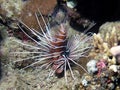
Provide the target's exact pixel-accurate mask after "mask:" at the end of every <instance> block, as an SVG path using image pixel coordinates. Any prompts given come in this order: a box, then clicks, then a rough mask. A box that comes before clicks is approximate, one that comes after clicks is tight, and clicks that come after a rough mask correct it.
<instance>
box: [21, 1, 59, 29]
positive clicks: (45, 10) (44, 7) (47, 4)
mask: <svg viewBox="0 0 120 90" xmlns="http://www.w3.org/2000/svg"><path fill="white" fill-rule="evenodd" d="M56 4H57V1H56V0H29V1H27V3H26V5H25V6H24V8H23V9H22V12H21V14H20V17H19V19H20V20H21V21H23V22H24V23H25V24H26V25H28V26H29V27H30V28H34V29H36V30H38V29H39V26H38V23H37V21H36V17H35V13H37V12H38V9H39V10H40V12H41V13H42V15H43V16H44V18H46V17H48V14H50V13H51V12H52V10H53V9H54V8H55V5H56ZM40 21H41V25H42V26H44V24H43V21H42V20H40Z"/></svg>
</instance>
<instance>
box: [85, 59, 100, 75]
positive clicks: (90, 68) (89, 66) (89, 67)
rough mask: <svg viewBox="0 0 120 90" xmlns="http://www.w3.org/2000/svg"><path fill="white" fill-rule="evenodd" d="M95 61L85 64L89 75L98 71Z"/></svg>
mask: <svg viewBox="0 0 120 90" xmlns="http://www.w3.org/2000/svg"><path fill="white" fill-rule="evenodd" d="M97 62H98V61H97V60H90V61H89V62H88V63H87V65H86V66H87V71H88V72H89V73H90V74H94V73H96V72H97V71H98V68H97V66H96V64H97Z"/></svg>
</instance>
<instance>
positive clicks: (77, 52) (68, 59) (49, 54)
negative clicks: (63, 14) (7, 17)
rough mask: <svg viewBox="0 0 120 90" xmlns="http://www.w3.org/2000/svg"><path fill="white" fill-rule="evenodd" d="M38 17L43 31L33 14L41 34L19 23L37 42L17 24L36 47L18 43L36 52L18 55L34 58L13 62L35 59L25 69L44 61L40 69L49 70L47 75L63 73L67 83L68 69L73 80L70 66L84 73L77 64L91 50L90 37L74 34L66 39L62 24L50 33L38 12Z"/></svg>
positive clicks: (47, 25) (48, 27)
mask: <svg viewBox="0 0 120 90" xmlns="http://www.w3.org/2000/svg"><path fill="white" fill-rule="evenodd" d="M39 15H40V17H41V19H42V21H43V23H44V25H45V30H46V31H45V30H44V29H43V28H42V25H41V22H40V21H39V16H38V14H37V13H35V16H36V20H37V22H38V25H39V27H40V29H41V33H40V32H38V31H37V30H34V29H31V28H29V27H28V26H27V25H26V24H24V23H23V22H22V21H19V22H20V23H21V24H22V25H23V26H25V27H26V28H27V29H28V30H29V31H30V32H31V33H32V34H33V35H34V36H36V37H37V39H38V40H36V39H34V38H33V37H31V36H30V35H29V34H28V33H27V32H25V30H24V29H23V28H22V27H21V26H20V25H19V24H18V26H19V28H20V29H21V30H22V32H23V33H24V34H25V35H26V36H27V37H29V38H30V39H31V40H32V41H33V42H35V43H36V44H37V46H33V45H29V44H24V43H22V42H18V43H20V44H22V45H24V46H26V47H30V48H31V49H35V50H38V51H37V52H35V51H33V52H18V53H23V54H24V53H33V54H35V55H36V56H33V57H28V58H26V59H22V60H17V61H15V62H19V61H24V60H28V59H35V62H33V63H32V64H30V65H27V66H26V67H24V69H25V68H28V67H31V66H35V65H36V64H37V63H40V62H42V61H45V63H43V64H41V66H40V67H41V68H43V67H46V68H49V67H50V68H51V72H50V74H49V75H54V74H58V75H59V74H61V73H64V76H65V80H66V81H67V76H66V70H67V69H69V70H70V73H71V76H72V78H73V79H75V77H74V73H73V71H72V66H73V65H77V66H79V67H81V68H82V69H83V70H84V71H85V72H87V71H86V69H85V68H84V67H83V66H82V65H80V64H79V63H78V61H79V60H80V58H82V57H86V56H87V55H86V53H87V52H88V51H89V50H90V49H91V48H92V45H91V43H90V41H91V39H92V36H88V35H85V34H75V35H72V36H71V37H68V35H67V34H68V31H67V30H66V29H65V26H64V25H63V24H60V28H59V30H58V31H57V32H56V33H54V34H53V33H51V32H52V31H51V28H50V25H49V24H48V23H47V22H46V20H45V18H44V17H43V15H42V14H41V12H40V11H39ZM14 53H17V52H14Z"/></svg>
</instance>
